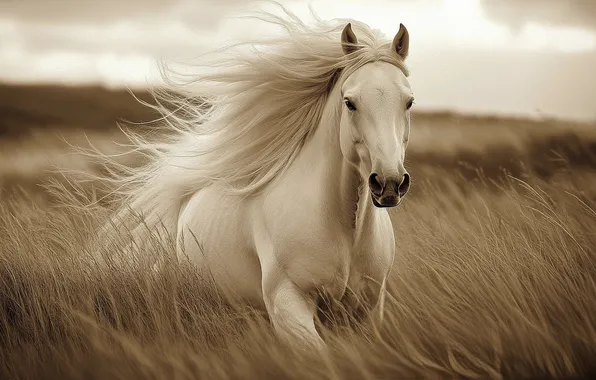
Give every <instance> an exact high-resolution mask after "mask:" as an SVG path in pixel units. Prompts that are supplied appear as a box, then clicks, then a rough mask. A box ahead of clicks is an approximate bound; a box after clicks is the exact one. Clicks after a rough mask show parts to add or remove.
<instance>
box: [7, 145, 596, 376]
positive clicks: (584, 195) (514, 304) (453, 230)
mask: <svg viewBox="0 0 596 380" xmlns="http://www.w3.org/2000/svg"><path fill="white" fill-rule="evenodd" d="M549 136H550V137H549ZM553 136H555V137H553ZM569 136H576V137H577V135H576V134H571V135H569V134H568V135H556V134H551V135H549V134H544V136H543V137H542V138H541V139H533V140H531V141H533V143H532V144H530V145H528V144H525V145H524V144H521V145H519V146H516V147H515V148H512V147H510V146H509V145H507V144H505V143H503V144H501V145H494V146H493V148H487V147H486V146H485V147H484V148H483V149H479V148H478V146H477V145H475V149H464V148H463V147H460V148H458V149H452V152H450V153H446V152H443V153H442V155H440V154H438V153H436V154H435V155H432V154H430V153H428V152H421V151H419V153H418V154H416V153H414V154H413V155H412V158H411V161H412V164H413V166H414V168H413V169H412V172H413V177H414V178H415V179H418V181H417V182H416V183H415V186H414V187H413V190H412V191H413V196H412V197H410V199H408V201H407V202H405V204H404V206H403V207H400V208H399V209H398V210H395V211H393V212H392V214H393V215H392V217H393V220H394V224H395V226H396V236H397V244H398V252H399V256H398V257H397V259H396V262H395V267H394V268H393V272H392V274H391V281H390V287H389V296H388V298H387V309H386V313H385V316H384V320H383V322H382V323H381V322H380V321H379V320H378V319H377V318H374V319H373V320H369V321H366V322H365V323H363V324H360V325H355V326H354V325H351V326H345V325H343V324H339V325H337V326H332V327H333V329H331V330H325V331H324V332H325V335H326V337H327V339H328V341H329V342H330V347H331V356H330V357H329V358H325V357H321V356H317V355H314V354H313V353H304V352H297V351H296V350H295V349H293V348H291V347H286V346H283V345H282V344H281V343H280V342H278V341H277V340H276V338H275V336H274V335H273V332H272V330H271V328H270V327H269V324H268V321H267V319H266V316H264V315H262V314H260V313H257V312H255V311H252V310H249V309H243V308H236V307H233V306H232V305H228V304H226V303H225V302H224V300H222V299H220V298H219V297H218V295H217V294H216V293H215V292H214V291H213V290H212V287H211V286H210V284H209V282H208V281H205V280H204V279H201V278H198V277H197V275H196V273H195V272H194V271H193V270H192V267H191V266H190V265H188V264H185V263H183V264H182V265H179V266H171V267H168V268H166V269H165V270H164V271H163V272H160V273H158V274H157V273H154V272H152V271H150V270H149V269H148V268H147V267H146V266H145V265H143V262H134V263H132V264H130V265H125V266H120V267H118V268H111V269H106V268H105V267H100V266H99V265H98V264H97V263H96V262H95V261H94V260H93V259H92V257H91V256H90V255H88V254H87V253H86V251H85V249H84V242H85V239H86V237H87V233H88V232H89V231H93V229H94V224H95V221H94V217H89V216H88V215H85V214H84V213H82V212H73V210H72V209H68V208H59V207H53V206H51V204H40V203H38V202H31V201H29V200H28V199H29V198H28V197H27V196H22V195H14V194H8V193H0V196H2V200H1V201H0V378H3V379H5V378H6V379H8V378H10V379H13V378H32V379H33V378H35V379H43V378H60V379H68V378H85V379H94V378H97V379H104V378H118V379H135V378H176V379H186V378H189V379H190V378H193V379H194V378H208V379H227V378H258V379H265V378H275V379H278V378H287V379H307V378H312V379H339V378H341V379H344V378H346V379H348V378H349V379H352V378H354V379H396V378H406V377H408V378H412V377H424V378H433V377H441V378H445V377H448V378H453V377H470V378H474V377H476V378H478V377H482V378H486V377H491V378H500V377H513V378H520V377H539V376H540V377H542V376H551V377H559V378H560V377H566V376H573V375H582V374H583V375H585V374H594V373H596V364H594V362H593V357H594V355H595V354H596V299H594V295H595V294H596V268H595V265H596V253H595V252H594V248H593V247H595V246H596V232H595V228H594V227H595V226H596V211H594V210H596V192H595V191H594V190H593V189H594V188H596V186H595V184H596V174H594V173H593V172H592V171H591V170H592V168H593V167H595V165H594V163H595V161H592V154H593V153H594V152H593V145H590V144H589V143H586V142H585V139H584V138H582V139H579V143H578V141H577V138H574V137H569ZM487 141H488V139H487ZM528 141H530V140H528ZM553 141H554V142H553ZM491 142H492V143H494V140H491ZM574 144H575V145H574ZM578 144H579V145H578ZM540 147H542V148H540ZM491 149H492V150H491ZM414 151H415V150H414ZM478 151H480V153H479V152H478ZM549 160H550V161H549ZM549 162H553V163H554V164H551V165H548V163H549ZM561 162H566V165H565V166H564V165H562V164H561ZM470 167H473V168H474V170H472V169H470ZM491 168H492V169H491ZM476 169H481V171H483V172H484V175H479V174H478V170H476ZM489 169H490V170H489ZM504 171H508V172H513V173H514V174H516V176H517V177H522V178H524V182H522V181H519V180H515V179H505V181H502V179H503V178H506V177H504V176H503V175H502V173H503V172H504ZM163 249H164V250H165V251H169V249H170V248H169V247H167V246H166V247H163Z"/></svg>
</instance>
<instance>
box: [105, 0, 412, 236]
mask: <svg viewBox="0 0 596 380" xmlns="http://www.w3.org/2000/svg"><path fill="white" fill-rule="evenodd" d="M277 6H278V7H279V8H280V9H281V11H282V12H281V15H276V14H273V13H266V12H263V13H259V14H258V16H257V18H258V19H260V20H262V21H263V22H264V23H268V24H273V25H276V26H279V27H281V29H282V30H283V31H284V32H285V33H284V34H283V35H280V36H275V37H272V38H268V39H262V40H254V41H244V42H242V43H240V44H235V45H232V46H228V47H226V48H224V49H219V50H217V51H216V52H214V53H213V54H211V55H205V56H204V57H202V60H201V61H200V62H199V63H198V64H196V65H195V66H193V68H197V69H199V70H200V71H202V72H201V74H199V75H197V76H196V77H193V78H192V79H190V80H188V79H187V80H182V81H180V80H178V81H176V80H175V79H173V78H174V76H175V75H176V73H175V72H174V71H172V70H170V69H168V68H167V67H166V66H162V70H161V72H162V76H163V78H164V81H165V83H166V84H167V87H166V88H165V90H159V91H156V92H155V94H156V98H157V99H158V100H159V101H158V105H153V106H152V107H154V108H156V109H157V110H158V111H160V112H161V114H162V115H163V118H162V120H163V121H164V122H165V124H166V126H167V127H168V129H169V130H170V132H172V133H169V134H168V136H169V137H164V138H162V139H161V141H160V142H158V143H156V142H150V141H149V140H147V139H143V138H141V137H139V136H134V135H130V138H131V140H132V141H133V145H134V149H135V151H137V152H142V153H143V154H144V155H145V156H146V157H147V158H148V162H147V163H146V164H145V165H144V166H142V167H140V168H134V169H132V168H128V167H123V166H120V167H118V168H117V169H119V170H115V171H114V170H113V171H112V173H115V172H118V173H120V174H118V175H114V176H113V177H112V178H111V179H110V181H111V182H112V183H113V184H114V185H115V188H116V190H115V192H114V194H115V195H117V196H118V199H119V204H120V209H119V211H118V212H117V214H118V217H119V218H124V214H125V213H126V212H128V211H129V210H131V209H132V210H134V211H135V212H138V213H142V214H143V217H144V219H145V225H148V226H149V227H150V228H152V227H154V226H156V225H158V224H160V223H163V224H164V225H165V226H168V227H169V226H172V223H175V218H176V217H177V216H178V212H179V209H180V205H181V204H182V199H183V197H184V196H185V195H188V194H190V193H192V192H194V191H197V190H198V189H201V188H203V187H205V186H209V185H214V184H216V185H218V186H221V187H222V189H224V190H225V191H229V192H232V193H236V194H241V195H250V194H252V193H255V192H257V191H259V190H261V189H263V187H264V186H266V185H267V184H268V183H270V181H272V180H273V179H274V178H275V177H276V176H278V175H279V174H280V173H282V172H283V171H284V170H285V169H286V168H287V167H288V166H289V165H290V164H291V163H292V161H293V159H294V158H295V157H296V156H297V154H298V153H299V152H300V149H301V148H302V146H303V145H304V143H305V141H307V140H308V138H309V136H311V135H312V133H313V131H314V130H315V129H316V128H317V126H318V124H319V122H320V120H321V117H322V114H323V109H324V107H325V105H326V103H327V101H328V99H329V96H330V94H331V90H332V89H333V87H334V86H335V85H336V84H337V83H341V81H342V80H343V78H345V77H346V76H347V75H348V74H349V73H350V72H353V71H354V70H355V69H357V68H358V67H360V66H362V65H364V64H366V63H368V62H373V61H379V60H382V61H386V62H391V63H392V64H394V65H396V66H398V67H400V68H401V69H402V70H403V71H404V72H406V68H405V67H404V63H403V61H401V60H399V59H398V58H397V57H396V55H395V54H390V52H389V46H390V44H391V41H389V40H387V39H385V37H384V36H382V35H381V33H380V32H378V31H375V30H372V29H370V28H369V27H368V26H367V25H366V24H364V23H361V22H359V21H356V20H346V19H335V20H331V21H323V20H321V19H319V18H318V17H317V16H316V15H314V22H313V23H312V24H310V25H307V24H306V23H304V22H303V21H301V20H300V19H299V18H298V17H297V16H296V15H294V14H293V13H291V12H290V11H288V10H287V9H285V8H284V7H283V6H282V5H280V4H277ZM348 22H350V23H351V24H352V27H353V29H354V31H355V32H356V34H357V35H358V40H359V41H358V45H359V46H360V47H361V48H360V49H358V50H357V51H356V52H354V53H352V54H350V55H349V56H346V55H345V54H344V53H343V51H342V48H341V44H340V34H341V31H342V29H343V27H344V26H345V25H346V24H347V23H348ZM203 102H205V104H207V106H202V105H201V104H203ZM172 105H174V110H173V111H172ZM174 225H175V224H174ZM129 229H130V226H129Z"/></svg>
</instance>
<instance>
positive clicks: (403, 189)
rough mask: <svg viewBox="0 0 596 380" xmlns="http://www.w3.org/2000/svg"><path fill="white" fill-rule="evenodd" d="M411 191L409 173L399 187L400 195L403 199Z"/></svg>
mask: <svg viewBox="0 0 596 380" xmlns="http://www.w3.org/2000/svg"><path fill="white" fill-rule="evenodd" d="M408 190H410V175H409V174H408V173H406V174H404V176H403V178H402V180H401V183H400V184H399V186H398V187H397V192H398V194H399V195H400V196H401V197H403V196H404V195H406V193H407V192H408Z"/></svg>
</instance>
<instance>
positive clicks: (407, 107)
mask: <svg viewBox="0 0 596 380" xmlns="http://www.w3.org/2000/svg"><path fill="white" fill-rule="evenodd" d="M413 105H414V99H412V100H410V101H409V102H408V105H407V106H406V109H407V110H409V109H410V108H412V106H413Z"/></svg>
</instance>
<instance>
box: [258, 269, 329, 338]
mask: <svg viewBox="0 0 596 380" xmlns="http://www.w3.org/2000/svg"><path fill="white" fill-rule="evenodd" d="M268 277H269V278H268ZM271 277H273V276H267V277H264V278H263V296H264V300H265V306H266V308H267V312H268V314H269V317H270V319H271V322H272V323H273V327H274V329H275V331H276V332H277V334H278V335H279V336H280V337H281V338H282V339H284V340H286V341H288V342H296V341H297V340H299V341H300V342H301V343H307V345H310V346H311V347H312V346H315V347H316V348H323V347H324V346H325V344H324V342H323V340H322V339H321V337H320V336H319V333H318V332H317V330H316V328H315V322H314V314H315V311H316V294H314V293H313V294H311V293H312V292H305V291H304V290H303V289H300V288H299V287H298V286H297V285H296V284H295V283H294V282H293V281H292V280H291V279H290V278H288V277H287V276H285V275H284V274H281V273H278V274H277V275H276V276H274V278H271Z"/></svg>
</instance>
